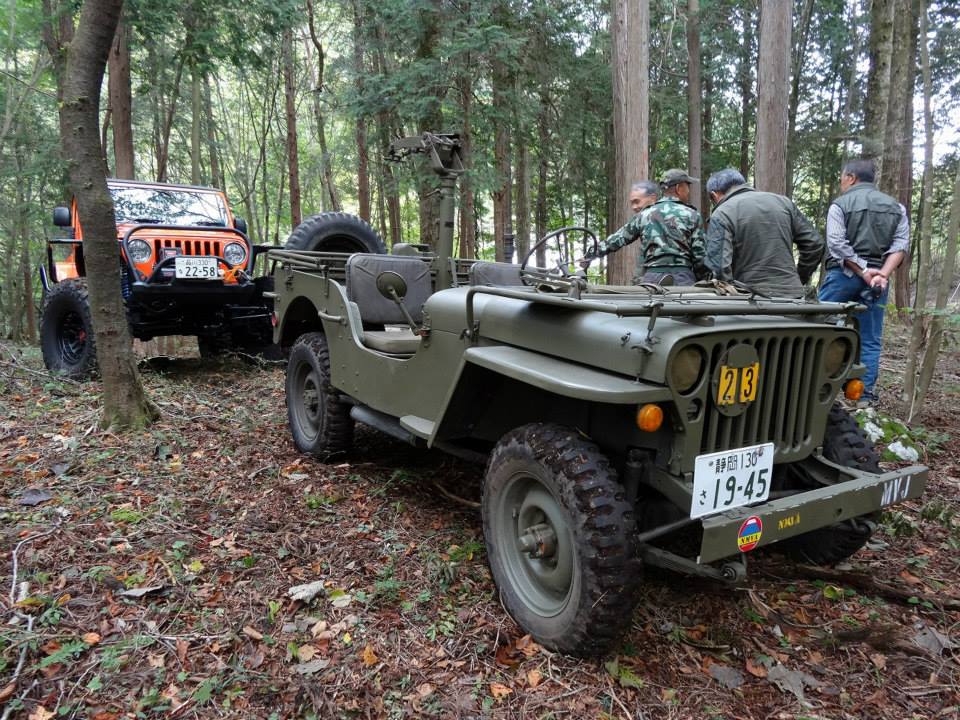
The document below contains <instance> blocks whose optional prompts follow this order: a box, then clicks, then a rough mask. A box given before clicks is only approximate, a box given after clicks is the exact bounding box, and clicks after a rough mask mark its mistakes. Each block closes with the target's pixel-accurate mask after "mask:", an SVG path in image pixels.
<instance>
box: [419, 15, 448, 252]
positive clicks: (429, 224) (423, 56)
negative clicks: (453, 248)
mask: <svg viewBox="0 0 960 720" xmlns="http://www.w3.org/2000/svg"><path fill="white" fill-rule="evenodd" d="M420 8H421V9H420V11H419V19H420V22H419V28H420V36H419V38H418V41H417V52H416V58H417V61H419V62H425V61H429V62H433V61H435V60H436V59H437V45H438V43H439V41H440V27H441V15H442V13H443V4H442V0H426V1H425V2H423V3H422V5H421V6H420ZM441 92H442V88H441V87H440V85H439V84H437V85H433V86H427V87H424V88H422V89H421V103H422V104H421V105H420V107H421V108H422V109H421V111H420V116H419V117H418V118H417V128H418V130H419V131H420V132H421V133H424V132H439V131H440V130H441V129H442V126H443V107H442V104H441V101H440V97H441ZM435 189H436V176H435V175H434V174H433V172H432V171H430V170H428V169H426V168H421V169H420V170H419V171H418V182H417V195H418V204H419V207H420V242H421V243H426V244H427V245H429V246H430V247H436V244H437V240H438V238H439V232H438V231H439V227H440V205H439V196H438V195H437V193H436V192H434V190H435Z"/></svg>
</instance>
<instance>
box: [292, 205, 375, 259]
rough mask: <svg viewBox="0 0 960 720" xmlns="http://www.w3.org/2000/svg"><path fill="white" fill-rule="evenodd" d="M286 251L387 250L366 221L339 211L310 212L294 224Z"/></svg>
mask: <svg viewBox="0 0 960 720" xmlns="http://www.w3.org/2000/svg"><path fill="white" fill-rule="evenodd" d="M285 247H286V249H287V250H311V251H320V252H340V253H381V254H382V253H386V252H387V246H386V245H385V244H384V242H383V239H382V238H381V237H380V236H379V235H378V234H377V232H376V231H375V230H374V229H373V228H372V227H370V225H369V224H368V223H366V222H365V221H363V220H361V219H360V218H358V217H356V216H355V215H348V214H347V213H342V212H326V213H320V214H319V215H312V216H310V217H308V218H307V219H306V220H304V221H303V222H302V223H300V224H299V225H297V227H296V229H294V231H293V232H292V233H290V237H288V238H287V242H286V245H285Z"/></svg>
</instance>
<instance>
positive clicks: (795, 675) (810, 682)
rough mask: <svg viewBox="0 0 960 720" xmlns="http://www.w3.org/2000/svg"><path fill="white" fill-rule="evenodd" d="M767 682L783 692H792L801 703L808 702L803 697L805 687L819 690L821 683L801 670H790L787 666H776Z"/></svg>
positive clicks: (769, 673) (771, 670)
mask: <svg viewBox="0 0 960 720" xmlns="http://www.w3.org/2000/svg"><path fill="white" fill-rule="evenodd" d="M767 680H769V681H770V682H772V683H774V684H775V685H776V686H777V687H778V688H780V691H781V692H790V693H793V695H794V696H795V697H796V698H797V700H799V701H800V702H806V699H805V698H804V696H803V688H804V686H806V687H809V688H817V687H819V686H820V681H819V680H817V679H816V678H815V677H813V676H812V675H808V674H807V673H805V672H801V671H800V670H788V669H787V667H786V666H785V665H775V666H774V667H772V668H770V671H769V672H768V673H767Z"/></svg>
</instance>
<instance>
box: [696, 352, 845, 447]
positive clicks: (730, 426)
mask: <svg viewBox="0 0 960 720" xmlns="http://www.w3.org/2000/svg"><path fill="white" fill-rule="evenodd" d="M740 342H742V343H747V344H749V345H752V346H753V347H754V348H755V349H756V351H757V356H758V357H759V359H760V388H759V391H758V393H757V399H756V400H755V401H754V402H752V403H750V404H749V405H748V406H747V408H746V409H745V410H744V411H743V412H742V413H740V414H739V415H737V416H734V417H729V416H727V415H724V414H722V413H720V412H719V411H718V410H717V407H716V405H715V403H714V398H712V397H711V398H710V399H709V400H708V401H707V410H706V413H705V417H704V423H703V434H702V436H701V440H700V449H701V452H702V453H711V452H716V451H719V450H725V449H728V448H736V447H743V446H745V445H759V444H761V443H766V442H773V443H774V444H775V445H776V456H777V460H778V461H784V460H789V459H791V456H793V455H795V454H797V453H801V451H802V454H804V455H805V454H806V453H807V452H809V445H810V443H811V439H812V436H813V435H814V430H815V429H816V428H814V426H813V425H814V422H813V421H814V418H815V417H818V416H819V414H818V413H817V412H816V406H817V405H818V404H822V402H823V400H822V399H819V398H818V395H819V394H820V390H821V384H822V383H821V381H820V380H819V377H820V368H821V366H822V363H823V353H824V349H825V347H826V344H827V338H825V337H815V336H807V337H776V336H770V337H759V338H756V337H755V338H747V339H731V340H728V341H726V342H718V343H716V344H715V345H713V346H712V347H707V348H705V349H706V351H707V357H708V358H709V360H710V366H709V372H710V375H709V377H711V378H712V377H713V373H714V371H715V369H716V367H717V365H718V364H719V362H720V358H721V357H722V356H723V353H724V352H725V351H726V350H727V349H728V348H730V347H732V346H733V345H735V344H737V343H740ZM713 392H714V391H713V390H712V389H711V394H713Z"/></svg>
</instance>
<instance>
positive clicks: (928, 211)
mask: <svg viewBox="0 0 960 720" xmlns="http://www.w3.org/2000/svg"><path fill="white" fill-rule="evenodd" d="M922 5H923V8H922V15H921V18H920V41H919V44H920V67H921V73H922V75H923V129H924V136H925V141H924V145H923V181H922V182H923V194H922V197H923V204H922V209H921V215H920V257H919V259H918V262H919V265H918V270H917V297H916V300H914V303H913V311H914V321H913V327H912V328H911V331H910V344H909V345H908V346H907V367H906V368H905V369H904V372H903V383H902V395H901V399H902V400H903V401H904V402H907V403H908V404H909V410H908V413H907V414H908V419H910V420H912V419H913V414H914V408H915V407H916V405H917V403H918V402H919V401H920V400H922V399H923V394H922V393H921V392H920V389H919V386H918V378H917V363H918V360H919V358H920V352H921V350H922V351H923V352H924V355H926V352H927V351H928V350H929V349H930V344H929V338H930V336H929V334H928V331H929V329H930V325H931V323H930V316H929V314H928V313H927V285H928V278H929V276H930V246H931V242H930V240H931V236H932V234H933V227H932V225H933V203H932V202H931V201H930V200H931V198H932V197H933V142H934V138H933V133H934V127H933V110H932V108H931V102H932V100H931V98H932V95H933V83H932V82H931V77H930V53H929V51H928V48H927V36H926V30H927V9H926V3H922Z"/></svg>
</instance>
